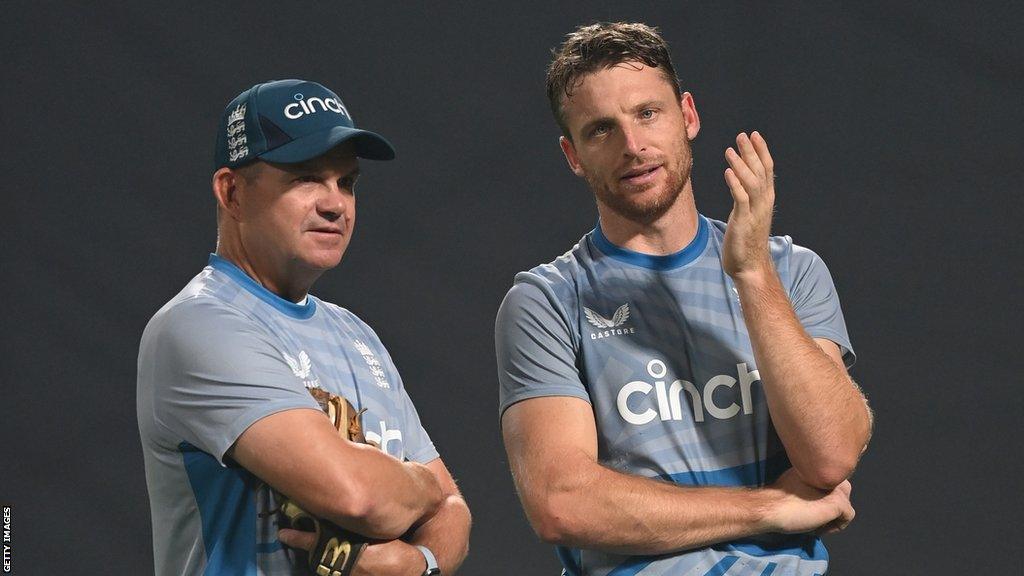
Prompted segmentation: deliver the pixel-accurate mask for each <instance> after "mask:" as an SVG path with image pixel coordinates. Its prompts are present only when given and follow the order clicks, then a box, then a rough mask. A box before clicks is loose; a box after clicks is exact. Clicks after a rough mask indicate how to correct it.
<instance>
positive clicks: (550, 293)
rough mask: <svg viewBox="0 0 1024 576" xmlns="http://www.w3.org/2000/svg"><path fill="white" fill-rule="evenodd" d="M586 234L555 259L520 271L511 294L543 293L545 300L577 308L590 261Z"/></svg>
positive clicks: (533, 294)
mask: <svg viewBox="0 0 1024 576" xmlns="http://www.w3.org/2000/svg"><path fill="white" fill-rule="evenodd" d="M589 236H590V233H588V234H587V235H585V236H583V238H581V239H580V241H579V242H577V243H576V244H575V245H574V246H573V247H572V248H571V249H569V251H567V252H566V253H564V254H562V255H561V256H559V257H557V258H555V259H554V260H552V261H551V262H547V263H544V264H540V265H538V266H534V267H533V268H531V269H529V270H526V271H524V272H520V273H518V274H516V276H515V279H514V281H513V284H512V288H511V289H510V290H509V293H508V296H506V299H508V298H509V297H513V298H515V297H517V295H524V296H535V295H537V294H543V295H544V297H545V299H547V300H550V301H551V302H552V303H558V304H560V305H561V306H568V307H573V306H575V302H576V300H577V295H578V293H579V286H580V279H581V278H582V277H583V275H584V274H585V269H586V266H587V262H589V261H590V259H591V256H590V253H589V248H588V245H589V242H588V237H589Z"/></svg>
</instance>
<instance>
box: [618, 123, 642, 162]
mask: <svg viewBox="0 0 1024 576" xmlns="http://www.w3.org/2000/svg"><path fill="white" fill-rule="evenodd" d="M637 132H638V131H637V130H636V128H634V127H633V126H628V125H627V126H624V127H623V128H622V139H623V142H622V153H623V155H624V156H626V157H628V158H632V157H636V156H639V155H640V154H641V153H642V152H644V151H645V150H647V147H646V145H644V144H643V143H642V142H641V141H640V135H639V134H638V133H637Z"/></svg>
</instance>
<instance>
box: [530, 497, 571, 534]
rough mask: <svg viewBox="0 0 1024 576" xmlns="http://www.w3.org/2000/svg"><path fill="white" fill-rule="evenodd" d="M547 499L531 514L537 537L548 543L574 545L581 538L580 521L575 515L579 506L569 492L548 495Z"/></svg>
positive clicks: (531, 522)
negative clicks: (579, 536) (575, 504)
mask: <svg viewBox="0 0 1024 576" xmlns="http://www.w3.org/2000/svg"><path fill="white" fill-rule="evenodd" d="M545 500H546V501H545V502H544V503H543V504H542V505H541V506H538V507H536V508H535V510H534V511H533V513H532V514H530V515H529V516H530V525H531V526H533V531H534V532H536V534H537V537H538V538H540V539H541V541H543V542H544V543H546V544H553V545H556V546H572V545H574V543H575V542H577V541H578V540H579V538H578V532H579V527H580V522H579V520H578V519H577V518H576V516H575V511H576V510H577V509H578V506H573V499H572V498H571V497H570V496H569V495H568V494H565V493H563V494H559V495H552V496H548V497H547V498H546V499H545Z"/></svg>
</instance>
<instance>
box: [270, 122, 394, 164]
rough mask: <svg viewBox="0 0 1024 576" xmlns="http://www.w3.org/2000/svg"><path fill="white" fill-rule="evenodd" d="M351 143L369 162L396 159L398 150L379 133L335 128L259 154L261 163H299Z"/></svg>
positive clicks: (359, 155)
mask: <svg viewBox="0 0 1024 576" xmlns="http://www.w3.org/2000/svg"><path fill="white" fill-rule="evenodd" d="M349 140H351V141H352V142H353V143H354V144H355V145H356V156H358V157H360V158H366V159H368V160H394V158H395V149H394V148H392V147H391V144H390V143H389V142H388V141H387V140H385V139H384V137H382V136H380V135H379V134H374V133H373V132H368V131H366V130H360V129H358V128H346V127H344V126H334V127H333V128H331V129H330V130H323V131H321V132H314V133H313V134H307V135H306V136H303V137H301V138H297V139H295V140H292V141H291V142H289V143H287V144H285V145H283V146H278V147H277V148H274V149H273V150H269V151H267V152H264V153H263V154H260V155H259V158H260V159H261V160H266V161H268V162H280V163H282V164H295V163H296V162H305V161H306V160H311V159H313V158H316V157H317V156H320V155H321V154H324V153H325V152H327V151H328V150H330V149H331V148H334V147H335V146H337V145H338V144H341V143H342V142H348V141H349Z"/></svg>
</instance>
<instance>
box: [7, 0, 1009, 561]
mask: <svg viewBox="0 0 1024 576" xmlns="http://www.w3.org/2000/svg"><path fill="white" fill-rule="evenodd" d="M1013 4H1014V3H1010V2H1006V3H998V2H995V3H988V4H981V3H963V4H960V3H948V4H946V5H942V4H928V5H927V7H899V6H892V5H890V3H888V2H870V1H868V2H864V1H862V2H857V3H843V2H820V3H813V6H814V7H813V8H808V7H801V6H800V5H798V4H793V5H789V4H786V3H781V4H780V3H756V4H755V3H749V4H740V3H731V2H662V3H651V4H647V3H642V4H641V3H637V4H635V5H630V6H626V5H625V3H620V2H598V3H590V4H589V5H587V6H569V5H561V4H558V5H554V4H550V3H538V4H534V5H532V6H531V5H527V4H523V3H509V4H501V5H481V4H476V3H469V2H458V3H455V2H452V3H444V4H438V5H436V6H435V5H428V4H415V5H413V4H411V3H396V4H395V5H393V6H390V7H370V6H368V5H358V6H353V5H348V4H347V3H323V4H301V3H294V4H293V3H271V2H256V3H234V4H231V5H228V6H222V7H200V4H198V3H197V4H196V5H195V6H192V7H184V6H181V7H171V6H167V5H165V4H155V5H149V6H144V5H142V4H138V3H133V4H130V5H129V4H125V5H121V6H110V7H108V8H103V9H101V8H95V7H93V8H84V7H72V6H67V5H63V4H59V3H58V4H55V3H49V2H33V3H31V4H21V3H16V4H13V5H12V4H10V3H4V5H3V17H2V21H0V26H2V29H0V38H2V40H0V42H2V47H3V53H2V62H3V63H2V71H3V74H2V79H0V83H2V85H3V88H2V91H3V92H2V93H3V102H2V135H3V149H2V151H3V154H2V163H3V193H2V215H3V216H2V217H3V220H2V222H3V224H2V226H0V235H2V270H3V271H2V282H0V285H2V289H3V294H2V296H3V300H4V302H6V304H5V305H4V306H3V307H2V309H3V312H2V316H0V320H2V327H3V329H2V339H3V340H2V343H3V363H2V397H0V407H2V415H0V432H2V442H0V462H2V469H0V501H3V502H4V503H6V504H13V506H14V519H13V520H14V526H13V528H14V542H13V544H14V562H15V564H14V566H15V572H16V573H18V574H50V573H55V572H60V573H70V574H145V573H150V572H151V571H152V552H151V540H150V538H151V530H150V523H149V522H150V521H149V509H148V500H147V496H146V486H145V479H144V476H143V467H142V458H141V449H140V445H139V440H138V432H137V428H136V422H135V360H136V354H137V347H138V341H139V337H140V335H141V332H142V329H143V327H144V326H145V324H146V322H147V320H148V319H149V317H150V316H151V315H152V314H153V313H154V312H155V311H156V310H157V309H158V308H159V307H160V306H161V305H162V304H163V303H164V302H165V301H166V300H168V299H169V298H170V297H171V296H173V295H174V294H175V293H176V292H177V291H178V290H179V289H180V288H181V287H182V286H183V285H184V284H185V283H186V282H187V281H188V280H189V279H190V278H191V277H192V276H193V275H194V274H195V273H197V272H198V271H199V270H200V269H201V268H202V266H203V265H204V264H205V263H206V258H207V253H209V252H210V251H212V250H213V247H214V241H215V220H214V203H213V199H212V196H211V193H210V185H209V181H210V175H211V173H212V168H211V163H212V148H213V144H214V135H215V130H216V124H217V120H218V117H219V114H220V112H221V110H222V108H223V106H224V105H225V104H226V103H227V102H228V101H229V100H230V99H231V98H232V97H234V96H235V95H236V94H237V93H238V92H240V91H241V90H243V89H245V88H247V87H249V86H251V85H252V84H254V83H256V82H257V81H263V80H268V79H275V78H288V77H300V78H308V79H313V80H318V81H320V82H323V83H324V84H326V85H327V86H329V87H331V88H333V89H335V90H336V91H338V92H339V93H340V94H341V96H342V98H343V100H344V102H345V104H346V105H347V106H348V108H349V109H350V110H351V111H352V112H353V114H354V115H355V118H356V120H357V122H358V123H359V125H360V126H363V127H367V128H371V129H374V130H377V131H379V132H381V133H382V134H384V135H386V136H387V137H388V138H389V139H390V140H391V141H392V142H393V143H394V144H395V146H396V147H397V149H398V151H399V159H398V161H397V162H393V163H390V164H377V163H373V162H366V163H364V178H363V180H362V181H361V183H360V189H359V192H360V197H359V198H360V200H359V222H358V227H357V234H356V239H355V241H354V242H353V244H352V246H351V247H350V249H349V252H348V254H347V255H346V256H345V260H344V262H343V263H342V265H341V266H340V267H339V269H337V270H335V271H333V272H330V273H328V274H327V275H325V276H324V277H323V278H322V279H321V280H320V282H319V283H318V284H317V285H316V286H315V288H314V292H315V293H316V294H318V295H319V296H321V297H323V298H325V299H328V300H331V301H334V302H337V303H339V304H341V305H343V306H345V307H347V308H349V309H351V310H353V311H355V312H356V313H357V314H359V315H360V316H361V317H362V318H363V319H365V320H366V321H367V322H368V323H369V324H370V325H372V326H373V327H374V328H375V329H376V330H377V331H378V332H379V334H380V335H381V337H382V339H383V340H384V342H385V343H386V344H387V346H388V347H389V349H390V351H391V354H392V355H393V356H394V358H395V360H396V362H397V363H398V365H399V367H400V368H401V370H402V371H403V374H404V379H405V381H406V383H407V384H408V385H409V387H410V389H411V395H412V397H413V399H414V400H415V402H416V404H417V406H418V407H419V410H420V414H421V416H422V418H423V421H424V423H425V425H426V427H427V429H428V430H429V431H430V432H431V434H432V436H433V439H434V441H435V442H436V444H437V446H438V447H439V449H440V450H441V452H442V455H443V456H444V458H445V460H446V462H447V463H448V466H449V467H450V469H451V470H452V472H453V474H454V475H455V476H456V477H457V478H458V479H459V481H460V485H461V487H462V490H463V491H464V493H465V496H466V498H467V500H468V501H469V504H470V507H471V509H472V510H473V512H474V516H475V527H474V530H473V537H472V541H471V544H472V551H471V554H470V556H469V559H468V560H467V562H466V564H465V566H464V568H463V570H462V573H463V574H467V575H472V574H508V575H512V574H540V575H544V574H548V575H554V574H557V572H558V564H557V561H556V559H555V557H554V554H553V551H552V550H551V548H550V547H549V546H547V545H544V544H542V543H540V542H539V541H538V540H537V539H536V538H535V536H534V535H533V533H532V532H531V531H530V529H529V527H528V525H527V524H526V521H525V519H524V517H523V514H522V512H521V510H520V508H519V505H518V501H517V498H516V496H515V494H514V492H513V488H512V484H511V480H510V476H509V473H508V470H507V464H506V461H505V454H504V450H503V449H502V447H501V443H500V436H499V432H498V426H497V419H496V416H497V413H496V402H497V386H496V381H495V367H494V352H493V347H492V330H493V318H494V313H495V311H496V309H497V306H498V304H499V302H500V301H501V298H502V297H503V295H504V293H505V291H506V290H507V289H508V287H509V286H510V284H511V281H512V276H513V274H514V273H515V272H516V271H519V270H523V269H528V268H530V267H532V266H534V265H536V264H538V263H541V262H547V261H550V260H551V259H553V258H554V257H555V256H557V255H559V254H561V253H563V252H564V251H566V250H567V249H569V248H570V247H571V246H572V245H573V243H575V242H576V240H577V239H579V237H580V236H582V235H583V234H584V233H586V232H587V231H588V230H589V229H590V228H591V227H592V226H593V224H594V222H595V219H596V211H595V209H594V207H593V201H592V198H591V196H590V193H589V192H588V191H587V189H586V188H585V186H584V185H583V184H582V182H581V181H578V180H577V179H576V178H575V177H573V176H572V175H571V174H570V172H569V171H568V170H567V169H566V168H565V165H564V161H563V159H562V156H561V153H560V151H559V149H558V146H557V142H556V138H557V136H558V131H557V129H556V126H555V124H554V122H553V121H552V119H551V117H550V114H549V112H548V109H547V102H546V100H545V97H544V93H543V75H544V70H545V66H546V64H547V63H548V61H549V58H550V55H549V49H550V48H551V47H553V46H555V45H557V44H558V43H559V42H560V41H561V39H562V37H563V35H564V34H565V33H567V32H569V31H570V30H572V29H573V28H574V27H575V26H576V25H577V24H580V23H585V22H591V21H594V20H620V19H625V20H641V21H644V22H647V23H650V24H653V25H657V26H659V27H661V29H662V30H663V32H664V35H665V37H666V38H667V39H668V40H669V42H670V44H671V46H672V51H673V55H674V57H675V61H676V67H677V69H678V71H679V74H680V76H681V78H682V82H683V86H684V89H686V90H689V91H691V92H692V93H693V95H694V98H695V100H696V103H697V109H698V111H699V112H700V115H701V119H702V130H701V132H700V135H699V137H698V139H697V141H696V142H695V144H694V154H695V158H696V164H695V168H694V189H695V191H696V195H697V203H698V206H699V207H700V209H701V211H702V212H703V213H705V214H707V215H709V216H711V217H715V218H720V219H724V218H725V217H726V216H727V214H728V210H729V205H730V202H729V195H728V191H727V188H726V186H725V184H724V182H723V180H722V176H721V174H722V170H723V169H724V167H725V163H724V160H723V159H722V153H723V151H724V150H725V148H726V147H727V146H728V145H730V144H731V142H732V139H733V138H734V136H735V135H736V133H738V132H740V131H750V130H753V129H758V130H760V131H761V132H762V133H763V134H765V135H766V137H767V139H768V141H769V144H770V146H771V149H772V153H773V155H774V157H775V159H776V165H777V172H778V213H777V218H776V224H775V232H776V233H782V234H790V235H792V236H793V237H794V238H795V239H796V241H797V242H798V243H800V244H803V245H806V246H810V247H812V248H813V249H815V250H816V251H817V252H818V253H819V254H821V255H822V257H823V258H824V259H825V261H826V262H827V263H828V264H829V267H830V269H831V271H832V274H833V276H834V278H835V282H836V285H837V286H838V288H839V291H840V294H841V296H842V303H843V307H844V310H845V313H846V318H847V322H848V326H849V331H850V334H851V336H852V338H853V343H854V346H855V348H856V349H857V352H858V354H859V362H858V364H857V365H856V366H855V368H854V370H853V375H854V378H855V379H856V380H857V381H858V382H860V383H861V385H862V386H863V387H864V389H865V391H866V392H867V394H868V396H869V398H870V401H871V403H872V405H873V407H874V410H875V413H876V427H875V437H874V440H873V442H872V445H871V447H870V450H869V452H868V453H867V455H866V456H865V457H864V459H863V462H862V464H861V466H860V468H859V470H858V472H857V474H856V476H855V478H854V486H855V490H854V503H855V505H856V507H857V510H858V516H857V520H856V521H855V522H854V524H853V525H852V526H851V527H850V528H849V529H848V530H847V531H846V532H844V533H842V534H840V535H837V536H834V537H831V538H829V539H828V540H827V544H828V546H829V548H830V550H831V555H832V559H833V571H832V572H833V573H834V574H968V573H969V574H983V573H993V574H994V573H1009V572H1011V571H1013V569H1011V567H1014V568H1016V569H1019V567H1020V565H1021V563H1022V562H1024V557H1022V556H1024V555H1022V552H1021V550H1022V547H1021V545H1020V544H1019V541H1018V540H1017V538H1019V536H1020V519H1019V514H1016V513H1015V512H1019V511H1020V507H1021V496H1020V489H1021V482H1020V478H1021V472H1022V470H1021V453H1022V449H1021V442H1020V439H1019V436H1018V433H1019V432H1018V431H1019V430H1020V426H1021V416H1022V415H1024V410H1022V408H1024V402H1022V394H1021V391H1020V390H1021V389H1020V385H1021V377H1020V374H1021V373H1022V368H1024V367H1022V362H1021V358H1020V352H1019V347H1018V346H1017V345H1016V343H1015V342H1014V334H1019V329H1018V328H1019V325H1020V323H1021V313H1020V310H1021V306H1020V300H1019V296H1020V283H1021V261H1022V258H1021V256H1022V254H1021V249H1020V240H1021V238H1020V234H1019V232H1017V230H1016V229H1015V225H1017V224H1018V222H1019V221H1020V219H1021V205H1022V203H1021V200H1020V194H1021V192H1022V182H1024V169H1022V166H1021V164H1022V159H1024V147H1022V144H1021V129H1022V128H1024V115H1022V111H1021V105H1022V102H1024V98H1022V94H1024V50H1022V47H1021V39H1020V37H1021V32H1020V31H1021V29H1022V28H1024V18H1022V17H1021V13H1020V8H1019V6H1020V5H1019V4H1016V6H1014V5H1013ZM807 5H808V6H809V5H811V3H807ZM1014 541H1018V544H1013V543H1012V542H1014Z"/></svg>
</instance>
